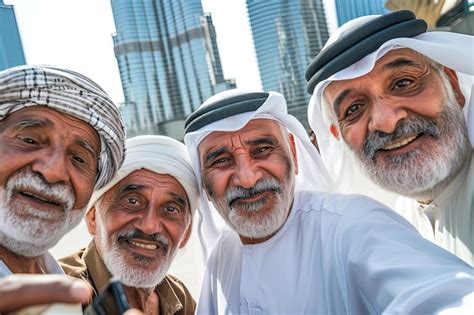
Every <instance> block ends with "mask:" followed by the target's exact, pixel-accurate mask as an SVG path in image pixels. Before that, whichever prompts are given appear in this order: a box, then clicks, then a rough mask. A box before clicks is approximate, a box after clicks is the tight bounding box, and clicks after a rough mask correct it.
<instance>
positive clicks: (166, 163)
mask: <svg viewBox="0 0 474 315" xmlns="http://www.w3.org/2000/svg"><path fill="white" fill-rule="evenodd" d="M126 147H127V155H126V157H125V161H124V162H123V165H122V167H121V168H120V169H119V170H118V171H117V173H116V174H115V176H114V177H113V178H112V180H110V182H109V183H108V184H107V185H106V186H105V187H103V188H102V189H99V190H96V191H95V192H94V193H93V194H92V197H91V199H90V201H89V205H88V210H90V209H91V208H92V207H93V206H94V204H95V203H96V202H97V201H98V200H99V199H100V198H101V197H102V196H103V195H104V194H105V193H106V192H107V191H109V190H110V188H112V187H113V186H115V185H116V184H117V183H118V182H120V181H121V180H122V179H124V178H125V177H127V176H128V175H129V174H130V173H132V172H134V171H137V170H140V169H146V170H149V171H152V172H155V173H157V174H163V175H171V176H173V177H174V178H175V179H176V180H177V181H178V182H179V183H180V184H181V186H183V188H184V190H185V191H186V194H187V195H188V199H189V206H190V210H191V214H194V212H195V210H196V208H198V202H199V199H198V197H199V192H198V186H197V182H196V177H195V175H194V172H193V169H192V167H191V161H190V160H189V156H188V151H187V150H186V147H185V146H184V144H183V143H181V142H179V141H177V140H174V139H172V138H170V137H166V136H156V135H146V136H137V137H133V138H130V139H127V142H126Z"/></svg>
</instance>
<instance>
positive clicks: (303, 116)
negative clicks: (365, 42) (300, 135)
mask: <svg viewBox="0 0 474 315" xmlns="http://www.w3.org/2000/svg"><path fill="white" fill-rule="evenodd" d="M247 10H248V14H249V18H250V26H251V30H252V34H253V40H254V45H255V51H256V54H257V62H258V67H259V71H260V78H261V80H262V86H263V90H265V91H276V92H279V93H282V94H283V95H284V96H285V98H286V100H287V103H288V111H289V112H290V114H292V115H294V116H296V118H298V120H299V121H301V122H302V123H303V124H304V125H305V126H306V127H308V123H307V120H308V119H307V108H308V103H309V98H310V95H308V93H307V92H306V80H305V76H304V74H305V71H306V67H307V66H308V64H309V63H310V61H311V60H312V59H313V58H314V57H315V56H316V55H317V54H318V53H319V52H320V50H321V48H322V47H323V46H324V44H325V43H326V41H327V39H328V29H327V23H326V16H325V13H324V7H323V3H322V0H298V1H296V0H295V1H286V0H273V1H260V0H247Z"/></svg>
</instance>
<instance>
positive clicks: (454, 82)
mask: <svg viewBox="0 0 474 315" xmlns="http://www.w3.org/2000/svg"><path fill="white" fill-rule="evenodd" d="M443 70H444V73H445V74H446V75H447V76H448V79H449V83H451V86H452V87H453V91H454V95H455V96H456V101H457V102H458V104H459V106H461V108H463V107H464V104H466V98H465V97H464V95H463V94H462V92H461V87H460V86H459V80H458V75H457V74H456V71H454V70H453V69H450V68H447V67H444V69H443Z"/></svg>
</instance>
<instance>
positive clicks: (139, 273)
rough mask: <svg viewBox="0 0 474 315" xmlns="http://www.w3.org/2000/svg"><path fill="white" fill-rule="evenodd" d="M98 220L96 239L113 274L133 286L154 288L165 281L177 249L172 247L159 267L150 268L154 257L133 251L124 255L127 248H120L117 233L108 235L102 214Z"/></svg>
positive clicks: (99, 250)
mask: <svg viewBox="0 0 474 315" xmlns="http://www.w3.org/2000/svg"><path fill="white" fill-rule="evenodd" d="M96 222H97V233H96V235H95V238H94V241H95V244H96V246H97V250H98V252H99V253H100V255H101V257H102V260H103V261H104V264H105V266H106V267H107V269H108V270H109V272H110V273H111V274H112V275H113V276H115V277H118V278H119V279H120V280H121V281H122V282H123V284H125V285H126V286H129V287H133V288H154V287H156V286H157V285H158V284H160V282H161V281H163V279H164V278H165V275H166V273H167V272H168V269H169V268H170V266H171V262H172V261H173V259H174V257H175V255H176V252H177V251H176V250H173V249H172V248H171V247H170V249H169V250H168V253H169V255H168V256H167V255H166V254H164V255H162V256H161V257H160V258H159V259H160V260H161V261H160V264H159V266H158V268H156V269H154V270H150V267H149V262H150V260H151V259H152V258H146V257H138V256H137V255H133V254H132V253H130V254H129V255H128V257H126V256H124V251H125V249H122V248H120V244H119V243H118V241H117V237H116V235H108V233H107V230H106V228H105V225H104V222H103V218H102V217H101V215H100V214H97V215H96ZM127 258H128V259H127ZM153 259H157V258H153Z"/></svg>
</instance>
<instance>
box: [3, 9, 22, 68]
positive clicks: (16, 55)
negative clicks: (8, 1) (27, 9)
mask: <svg viewBox="0 0 474 315" xmlns="http://www.w3.org/2000/svg"><path fill="white" fill-rule="evenodd" d="M25 63H26V62H25V55H24V53H23V46H22V45H21V39H20V33H19V32H18V25H17V23H16V18H15V12H14V10H13V6H11V5H5V4H4V3H3V0H0V70H4V69H6V68H10V67H14V66H19V65H24V64H25Z"/></svg>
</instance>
